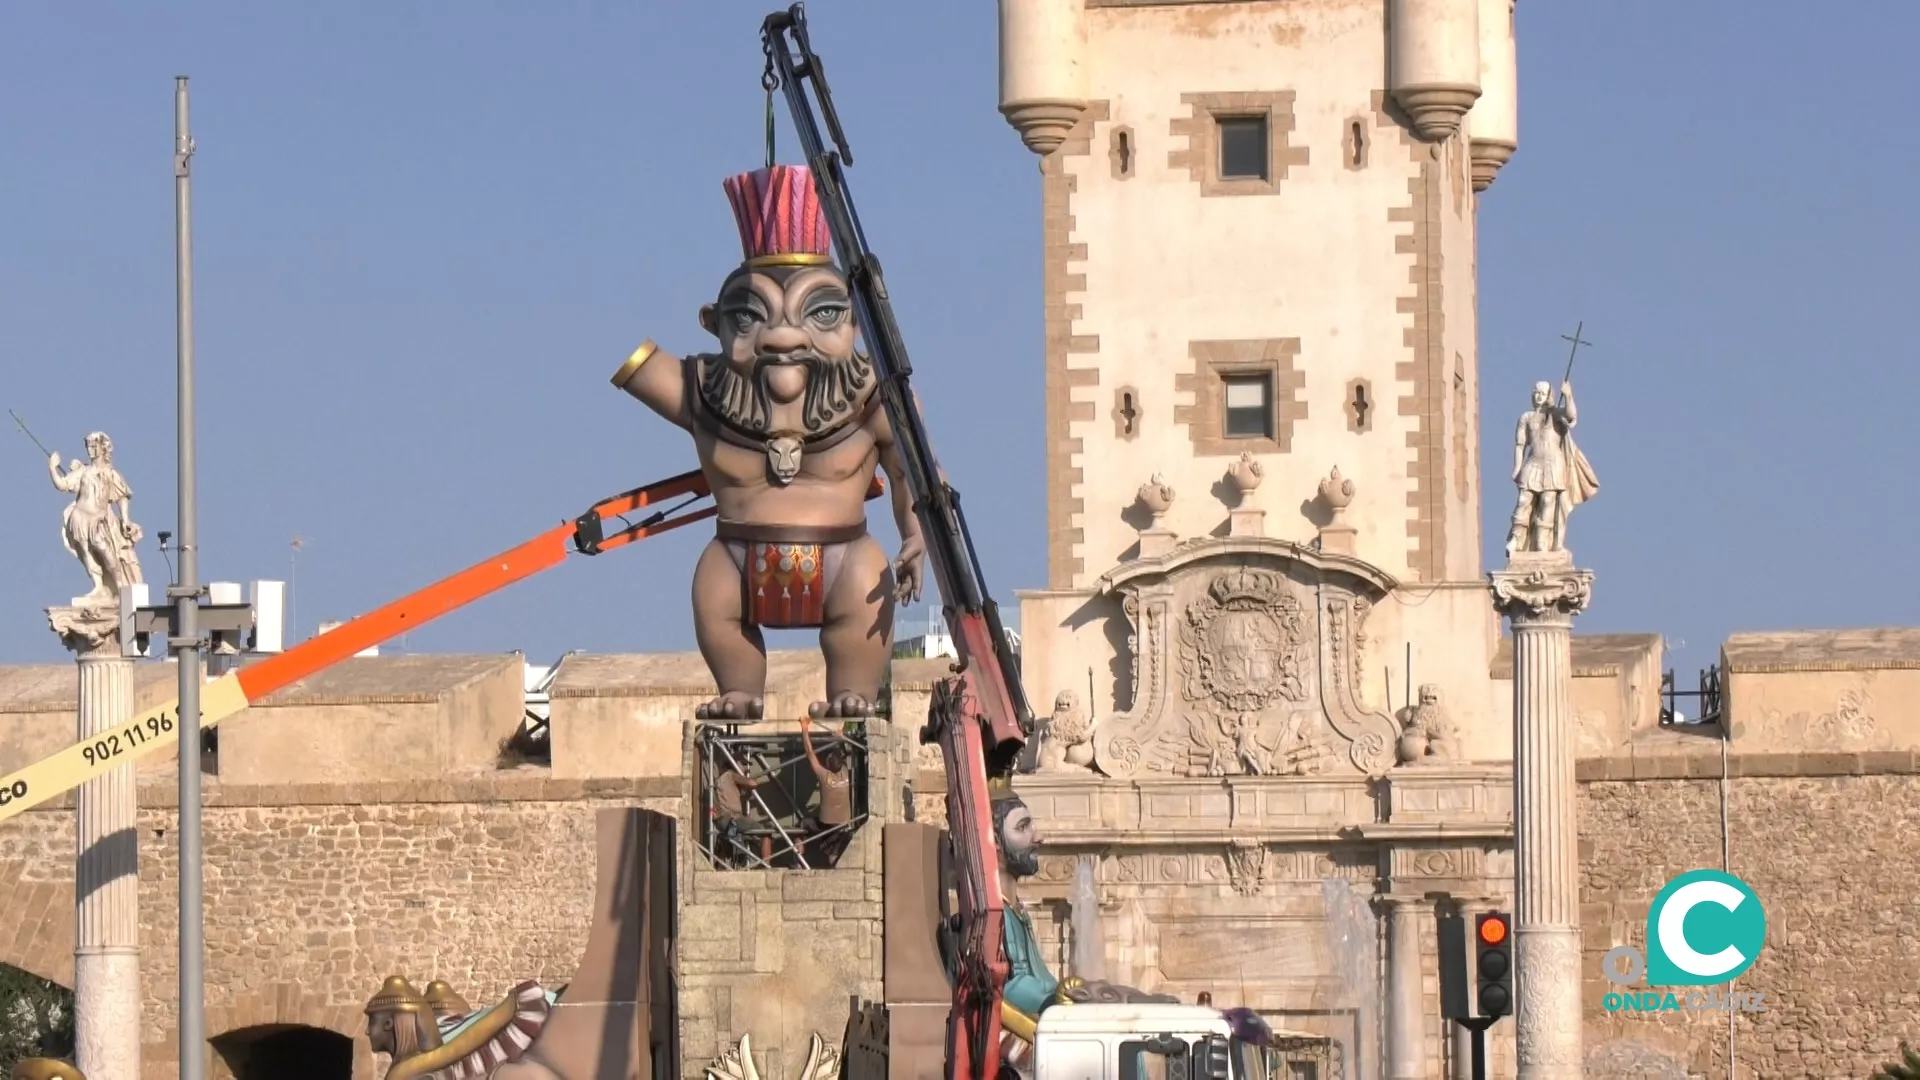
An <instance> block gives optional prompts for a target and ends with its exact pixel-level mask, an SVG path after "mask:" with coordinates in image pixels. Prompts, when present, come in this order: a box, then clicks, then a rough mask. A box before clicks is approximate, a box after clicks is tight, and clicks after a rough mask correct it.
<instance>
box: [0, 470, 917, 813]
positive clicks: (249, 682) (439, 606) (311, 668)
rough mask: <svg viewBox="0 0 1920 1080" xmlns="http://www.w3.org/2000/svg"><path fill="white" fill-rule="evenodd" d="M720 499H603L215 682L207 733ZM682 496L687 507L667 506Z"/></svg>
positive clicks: (164, 740)
mask: <svg viewBox="0 0 1920 1080" xmlns="http://www.w3.org/2000/svg"><path fill="white" fill-rule="evenodd" d="M884 490H885V489H884V485H883V484H882V482H881V479H880V475H879V474H878V473H877V472H876V473H875V474H874V477H873V484H872V486H870V487H869V488H868V489H867V498H868V499H877V498H879V497H880V496H881V495H882V494H883V493H884ZM711 494H712V492H711V491H710V490H709V488H708V486H707V479H706V477H705V476H704V475H702V474H701V472H700V471H699V470H698V469H696V470H693V471H692V472H685V473H681V474H680V475H678V476H675V477H671V478H669V479H666V480H662V481H659V482H658V483H653V484H648V485H646V486H645V487H638V488H635V489H633V490H632V491H628V492H623V493H622V494H619V495H615V496H613V497H612V498H610V499H602V500H601V501H600V502H597V503H595V504H594V505H593V506H592V508H590V509H589V510H588V511H587V512H586V513H584V514H581V515H580V516H579V517H577V518H574V519H573V520H571V521H568V522H566V523H564V524H561V525H558V526H555V527H554V528H551V529H548V530H547V531H546V532H544V533H541V534H540V535H539V536H536V537H534V538H533V539H531V540H529V541H527V542H526V543H524V544H521V545H519V546H518V547H513V548H509V549H507V550H506V551H503V552H501V553H500V554H498V555H495V556H493V557H492V558H490V559H485V560H482V561H480V562H478V563H475V564H474V565H472V566H469V567H467V568H466V569H465V570H462V571H460V572H459V573H457V574H454V575H453V576H451V577H447V578H443V579H441V580H440V581H436V582H434V583H433V584H431V585H429V586H427V587H426V588H424V589H421V590H420V591H418V592H415V593H412V594H409V595H407V596H404V597H402V598H400V599H398V600H395V601H394V602H393V603H391V604H388V605H387V606H385V607H383V608H380V609H378V610H375V611H371V612H368V613H367V614H365V615H362V616H360V617H359V618H357V619H352V620H350V621H348V622H345V623H342V624H341V625H339V626H336V627H334V628H333V629H331V630H329V631H327V632H326V633H324V634H321V635H319V636H318V637H315V638H313V639H312V640H309V641H306V642H302V643H301V644H299V645H295V646H294V647H293V648H291V649H288V650H287V651H285V652H283V653H276V654H274V655H272V656H268V657H267V658H265V659H263V660H261V661H259V662H258V663H254V664H249V665H247V666H246V667H244V668H241V669H240V670H238V671H234V672H230V673H228V674H226V675H222V676H221V677H219V678H217V679H215V680H213V681H212V682H210V683H208V684H207V685H206V686H205V687H204V688H203V689H202V690H201V692H200V726H201V727H202V728H210V727H213V726H214V725H215V724H218V723H219V722H220V721H222V720H224V719H226V718H228V717H230V716H232V715H233V714H234V713H237V712H239V711H240V710H242V709H244V708H246V707H247V706H248V705H250V704H252V703H254V702H256V701H259V700H260V699H261V698H263V697H266V696H267V695H268V694H271V693H273V692H274V691H276V690H280V689H283V688H285V687H287V686H291V685H292V684H294V683H296V682H299V681H300V680H301V679H304V678H307V677H308V676H310V675H313V674H315V673H316V672H320V671H324V670H326V669H327V668H329V667H332V666H333V665H334V664H337V663H339V662H340V661H342V660H345V659H347V658H348V657H350V656H352V655H354V654H355V653H358V652H362V651H364V650H366V649H369V648H371V647H373V646H375V645H378V644H380V643H381V642H383V641H388V640H391V639H393V638H396V637H399V636H400V635H401V634H404V633H407V632H409V631H411V630H414V629H416V628H418V627H420V626H423V625H425V624H427V623H429V622H432V621H433V620H435V619H437V618H439V617H440V616H442V615H445V614H447V613H448V612H450V611H455V610H457V609H459V608H463V607H465V606H467V605H468V604H471V603H473V602H474V601H476V600H479V599H480V598H482V597H485V596H489V595H491V594H493V593H495V592H498V591H500V590H501V589H504V588H506V587H507V586H509V585H512V584H514V583H516V582H519V581H524V580H526V579H527V578H530V577H532V576H533V575H535V574H538V573H540V572H541V571H543V570H549V569H552V568H553V567H555V566H558V565H560V564H561V563H562V562H565V561H566V558H567V556H568V555H569V554H575V553H577V554H582V555H598V554H600V553H602V552H606V551H612V550H613V549H615V548H618V547H624V546H625V545H627V544H631V543H633V542H634V541H636V540H645V539H647V538H648V537H651V536H658V535H660V534H661V533H664V532H669V531H671V530H673V529H677V528H679V527H681V526H682V525H691V524H693V523H694V522H696V521H704V520H706V519H707V518H710V517H713V516H714V515H715V514H716V513H717V512H718V511H717V509H716V508H715V507H713V506H704V507H699V508H697V509H689V508H688V507H690V506H691V505H692V504H693V503H696V502H698V501H700V500H702V499H705V498H707V497H708V496H709V495H711ZM676 499H678V500H680V501H679V502H678V503H674V505H670V506H669V505H666V504H668V503H670V502H673V500H676ZM643 511H645V512H647V513H646V516H645V517H642V518H640V519H639V520H638V521H637V522H635V521H629V520H628V518H629V517H630V516H631V515H636V514H640V513H642V512H643ZM615 522H617V523H618V525H619V528H618V529H616V530H613V531H609V525H610V523H615ZM179 737H180V730H179V703H178V702H173V701H169V702H167V703H166V704H164V705H161V706H159V707H158V708H154V709H147V710H144V711H142V712H140V713H139V714H137V715H135V716H134V717H133V718H132V719H131V720H129V721H127V722H126V723H124V724H121V725H119V726H118V727H115V728H112V729H111V730H108V731H105V732H102V733H100V734H98V735H95V736H93V737H91V738H88V739H83V740H82V741H80V742H78V743H75V744H74V745H72V746H69V747H67V748H66V749H64V750H61V751H59V752H58V753H55V754H53V755H51V756H49V757H46V758H44V759H42V760H40V761H38V762H35V763H34V764H32V765H29V766H27V767H26V768H24V769H21V770H20V771H18V772H15V773H12V774H10V775H8V776H5V777H0V821H5V820H6V819H8V818H11V817H13V816H14V815H16V814H19V813H22V812H24V811H26V810H31V809H32V808H34V807H35V806H38V805H40V804H41V803H43V802H46V801H47V800H48V799H51V798H54V797H56V796H58V795H61V794H63V793H65V792H68V791H71V790H73V789H74V788H76V787H78V786H80V785H81V784H84V783H86V782H87V781H89V780H92V779H94V778H95V777H98V776H101V775H103V774H105V773H107V772H110V771H112V770H114V769H117V768H120V767H122V766H124V765H127V764H130V763H132V762H133V761H135V760H137V759H139V758H142V757H145V756H146V755H148V754H150V753H152V752H154V751H156V750H160V749H162V748H164V747H167V746H171V745H173V743H174V742H175V741H176V740H177V739H178V738H179Z"/></svg>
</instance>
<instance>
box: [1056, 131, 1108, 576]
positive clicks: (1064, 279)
mask: <svg viewBox="0 0 1920 1080" xmlns="http://www.w3.org/2000/svg"><path fill="white" fill-rule="evenodd" d="M1107 115H1108V108H1107V103H1106V102H1104V101H1095V102H1091V103H1089V104H1088V106H1087V111H1086V112H1085V113H1084V114H1082V115H1081V117H1080V121H1079V123H1077V124H1075V125H1074V128H1073V130H1072V131H1070V132H1068V133H1067V137H1066V141H1064V142H1062V143H1061V144H1060V148H1059V149H1057V150H1055V151H1054V152H1053V153H1051V154H1048V155H1047V156H1046V157H1044V158H1042V159H1041V161H1040V170H1041V172H1040V232H1041V270H1040V291H1041V303H1042V305H1043V307H1044V309H1045V310H1044V318H1045V324H1046V361H1045V362H1046V373H1045V380H1044V382H1045V385H1044V388H1043V391H1042V393H1043V394H1044V395H1045V398H1046V440H1047V449H1046V462H1047V582H1048V587H1050V588H1055V589H1066V588H1071V587H1073V585H1074V584H1075V582H1076V581H1077V580H1078V578H1079V577H1080V575H1081V573H1082V572H1083V571H1084V570H1085V567H1086V564H1085V560H1084V559H1083V558H1082V556H1081V554H1080V547H1081V545H1082V544H1083V543H1084V542H1085V540H1086V530H1085V529H1083V528H1081V526H1080V520H1081V517H1082V515H1084V514H1085V513H1086V500H1085V499H1084V498H1083V497H1082V496H1081V495H1080V494H1079V493H1078V488H1079V486H1080V484H1081V482H1082V481H1083V479H1084V471H1083V470H1082V469H1081V468H1080V467H1079V466H1078V465H1076V464H1074V459H1075V458H1076V457H1077V456H1078V455H1079V454H1080V452H1081V451H1082V450H1083V449H1084V448H1085V440H1083V439H1080V438H1079V437H1077V436H1075V435H1074V434H1073V425H1074V424H1075V423H1083V422H1085V421H1088V420H1092V419H1093V417H1094V410H1095V406H1094V404H1093V403H1092V402H1091V401H1075V400H1074V399H1073V390H1074V387H1077V386H1098V385H1099V384H1100V369H1099V367H1097V366H1086V367H1074V366H1072V365H1071V358H1072V357H1074V356H1095V357H1097V356H1098V354H1099V352H1100V337H1099V335H1097V334H1076V333H1074V329H1075V328H1074V324H1075V323H1076V322H1077V321H1078V320H1079V319H1080V305H1079V304H1077V303H1073V302H1070V300H1069V297H1070V296H1072V295H1074V294H1077V293H1082V292H1085V291H1086V288H1087V276H1086V274H1085V273H1084V265H1085V263H1086V259H1087V245H1086V244H1084V243H1075V242H1074V239H1073V193H1074V190H1075V188H1076V187H1077V185H1078V181H1077V180H1076V179H1075V178H1074V177H1073V176H1071V175H1069V174H1068V173H1067V161H1068V159H1070V158H1081V157H1086V156H1088V155H1090V154H1091V153H1092V152H1093V126H1094V125H1095V124H1097V123H1100V122H1102V121H1104V120H1106V119H1107ZM1096 363H1097V361H1096Z"/></svg>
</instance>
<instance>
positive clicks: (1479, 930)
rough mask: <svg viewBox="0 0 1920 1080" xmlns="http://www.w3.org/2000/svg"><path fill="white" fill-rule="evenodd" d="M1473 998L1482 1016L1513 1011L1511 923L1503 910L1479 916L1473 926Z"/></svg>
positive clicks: (1507, 1013)
mask: <svg viewBox="0 0 1920 1080" xmlns="http://www.w3.org/2000/svg"><path fill="white" fill-rule="evenodd" d="M1473 950H1474V957H1475V962H1474V973H1475V976H1476V980H1475V981H1476V982H1477V983H1478V986H1477V987H1476V988H1475V989H1476V992H1475V994H1474V999H1475V1002H1476V1004H1478V1005H1479V1007H1480V1015H1481V1016H1491V1017H1501V1016H1509V1015H1511V1014H1512V1013H1513V923H1512V921H1511V920H1510V919H1508V918H1507V913H1506V912H1504V911H1494V912H1489V913H1488V914H1485V915H1482V916H1480V917H1479V918H1478V919H1476V920H1475V921H1474V927H1473Z"/></svg>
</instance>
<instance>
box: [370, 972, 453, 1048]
mask: <svg viewBox="0 0 1920 1080" xmlns="http://www.w3.org/2000/svg"><path fill="white" fill-rule="evenodd" d="M366 1013H367V1042H368V1044H369V1045H370V1046H372V1048H373V1052H374V1053H376V1054H388V1055H391V1056H392V1057H393V1060H394V1061H395V1062H396V1063H398V1062H401V1061H405V1060H406V1059H408V1058H410V1057H413V1056H415V1055H417V1054H419V1053H421V1052H423V1051H426V1050H431V1049H433V1048H434V1047H436V1046H439V1045H440V1026H439V1025H438V1024H436V1023H434V1019H433V1010H432V1009H431V1008H430V1007H429V1006H428V1005H427V999H426V998H425V997H424V996H423V995H422V994H421V993H420V991H418V990H416V989H414V987H413V984H412V983H410V982H408V981H407V980H406V977H405V976H401V975H394V976H391V977H390V978H388V979H387V981H386V982H385V983H383V984H381V987H380V992H379V993H377V994H375V995H373V997H372V998H370V999H368V1001H367V1008H366Z"/></svg>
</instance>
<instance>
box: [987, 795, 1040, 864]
mask: <svg viewBox="0 0 1920 1080" xmlns="http://www.w3.org/2000/svg"><path fill="white" fill-rule="evenodd" d="M990 786H991V788H992V792H993V794H992V796H991V797H992V801H993V839H994V841H995V844H996V845H997V846H998V847H999V849H1000V867H1001V869H1003V870H1005V871H1006V872H1007V873H1009V874H1011V875H1013V876H1014V877H1015V878H1026V877H1032V876H1034V875H1035V874H1038V873H1039V872H1040V829H1039V827H1038V826H1037V825H1035V824H1034V820H1033V811H1031V810H1029V809H1027V804H1026V802H1025V800H1023V799H1021V798H1020V796H1018V795H1016V794H1014V792H1013V785H1012V784H1011V783H1010V782H1008V781H1005V780H997V781H993V782H991V784H990Z"/></svg>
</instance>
